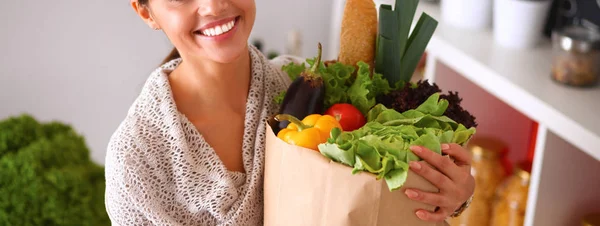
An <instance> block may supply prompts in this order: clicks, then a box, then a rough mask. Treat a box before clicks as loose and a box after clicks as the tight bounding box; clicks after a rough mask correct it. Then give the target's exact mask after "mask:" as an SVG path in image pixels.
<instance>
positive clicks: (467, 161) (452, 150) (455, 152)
mask: <svg viewBox="0 0 600 226" xmlns="http://www.w3.org/2000/svg"><path fill="white" fill-rule="evenodd" d="M442 152H443V153H446V154H448V155H450V156H451V157H452V158H454V162H455V163H456V164H457V165H459V166H460V165H471V159H472V157H471V153H470V152H469V151H467V150H465V149H464V148H463V147H462V146H460V145H458V144H442Z"/></svg>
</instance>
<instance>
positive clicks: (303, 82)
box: [271, 43, 325, 134]
mask: <svg viewBox="0 0 600 226" xmlns="http://www.w3.org/2000/svg"><path fill="white" fill-rule="evenodd" d="M318 48H319V53H318V55H317V59H316V60H315V62H314V64H313V66H312V67H311V68H309V69H308V68H307V69H306V70H305V71H304V72H302V73H301V74H300V76H298V78H296V80H294V81H293V82H292V84H291V85H290V87H288V90H287V92H286V94H285V97H284V98H283V102H282V104H281V108H280V109H279V114H289V115H292V116H294V117H296V118H298V119H300V120H302V119H303V118H304V117H306V116H308V115H310V114H322V113H323V112H324V111H325V109H324V98H325V85H323V78H322V77H321V75H320V74H319V71H318V70H319V66H320V65H321V55H322V47H321V43H319V45H318ZM288 124H289V122H288V121H281V122H275V121H271V127H272V128H273V131H274V132H275V133H276V134H277V133H278V132H279V131H280V130H281V129H283V128H285V127H287V125H288Z"/></svg>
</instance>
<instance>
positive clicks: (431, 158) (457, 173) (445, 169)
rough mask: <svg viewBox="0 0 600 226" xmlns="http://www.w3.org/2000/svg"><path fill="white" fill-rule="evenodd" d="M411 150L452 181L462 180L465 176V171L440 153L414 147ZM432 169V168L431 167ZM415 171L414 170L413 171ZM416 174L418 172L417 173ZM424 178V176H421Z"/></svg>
mask: <svg viewBox="0 0 600 226" xmlns="http://www.w3.org/2000/svg"><path fill="white" fill-rule="evenodd" d="M410 149H411V150H412V151H413V153H415V154H416V155H418V156H419V157H421V158H422V159H423V160H425V161H426V162H427V163H429V164H431V165H432V166H433V167H435V168H437V170H439V171H441V172H442V173H444V174H445V175H446V176H448V177H449V178H450V179H452V180H457V179H461V178H462V177H464V176H463V174H464V172H463V171H464V170H463V169H461V168H460V167H458V166H457V165H456V164H455V163H454V162H453V161H452V160H450V158H448V157H445V156H442V155H440V154H438V153H435V152H433V151H430V150H429V149H427V148H424V147H420V146H412V147H410ZM429 168H430V169H431V167H429ZM413 171H414V170H413ZM415 172H416V171H415ZM421 176H423V175H421ZM432 182H433V181H432Z"/></svg>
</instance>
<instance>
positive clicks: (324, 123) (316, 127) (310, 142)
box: [275, 114, 342, 151]
mask: <svg viewBox="0 0 600 226" xmlns="http://www.w3.org/2000/svg"><path fill="white" fill-rule="evenodd" d="M275 120H277V121H280V122H281V121H289V122H291V123H290V124H289V125H288V126H287V128H285V129H283V130H281V131H279V133H278V134H277V137H278V138H279V139H282V140H283V141H285V142H286V143H289V144H292V145H296V146H300V147H305V148H309V149H312V150H315V151H318V148H317V146H318V145H319V144H321V143H325V142H326V141H327V138H329V133H330V132H331V130H332V129H333V128H338V129H341V128H342V126H341V125H340V123H339V122H338V121H337V120H336V119H335V118H334V117H333V116H330V115H319V114H311V115H309V116H306V117H305V118H304V119H303V120H302V121H300V120H299V119H297V118H296V117H294V116H292V115H286V114H280V115H277V116H275Z"/></svg>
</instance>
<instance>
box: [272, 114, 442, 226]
mask: <svg viewBox="0 0 600 226" xmlns="http://www.w3.org/2000/svg"><path fill="white" fill-rule="evenodd" d="M267 128H268V131H267V135H266V136H267V137H266V153H265V154H266V156H265V162H266V163H265V164H266V165H265V181H264V205H265V206H264V225H265V226H392V225H393V226H404V225H406V226H438V225H440V226H441V225H447V224H446V223H445V222H442V223H430V222H425V221H422V220H420V219H419V218H417V216H416V215H415V211H416V210H417V209H426V210H430V211H432V210H434V209H435V207H434V206H430V205H426V204H422V203H419V202H415V201H413V200H410V199H408V197H406V195H405V194H404V190H405V189H406V188H418V189H421V190H423V191H428V192H437V191H438V189H437V188H436V187H435V186H433V185H432V184H431V183H429V182H428V181H427V180H425V179H424V178H422V177H420V176H419V175H417V174H414V173H413V172H412V171H409V173H408V178H407V181H406V183H405V184H404V186H403V187H402V188H401V189H398V190H396V191H393V192H390V191H389V190H388V187H387V184H386V183H385V181H384V180H383V179H382V180H376V179H375V175H373V174H370V173H367V172H361V173H358V174H354V175H353V174H352V173H351V171H352V168H350V167H348V166H346V165H343V164H340V163H336V162H333V161H331V160H329V159H328V158H326V157H325V156H323V155H322V154H321V153H319V152H317V151H313V150H310V149H305V148H302V147H298V146H294V145H290V144H287V143H285V142H284V141H282V140H281V139H279V138H277V137H276V136H275V134H274V133H273V130H271V127H270V126H268V125H267Z"/></svg>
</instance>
